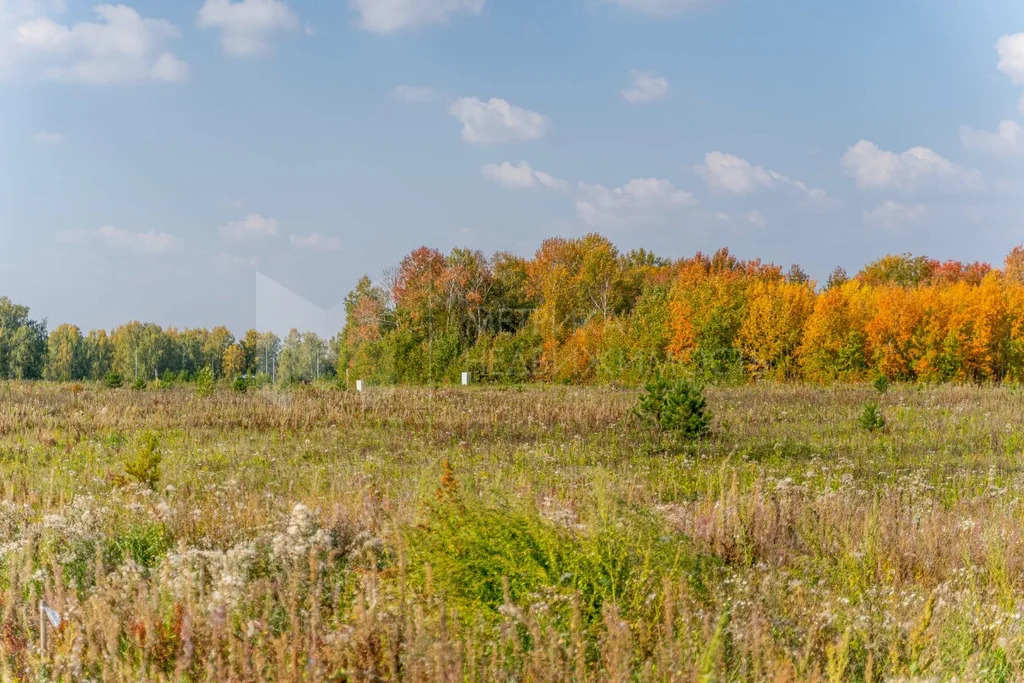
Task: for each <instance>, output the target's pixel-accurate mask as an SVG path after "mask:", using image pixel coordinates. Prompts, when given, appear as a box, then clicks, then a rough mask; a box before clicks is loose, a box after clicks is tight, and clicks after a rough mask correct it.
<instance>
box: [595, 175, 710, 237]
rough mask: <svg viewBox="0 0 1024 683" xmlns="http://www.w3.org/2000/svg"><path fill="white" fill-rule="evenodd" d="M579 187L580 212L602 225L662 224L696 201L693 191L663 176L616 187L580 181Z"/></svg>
mask: <svg viewBox="0 0 1024 683" xmlns="http://www.w3.org/2000/svg"><path fill="white" fill-rule="evenodd" d="M579 189H580V196H579V198H578V199H577V200H576V211H577V213H578V214H579V215H580V218H582V219H583V221H584V222H585V223H587V224H588V225H591V226H594V227H599V228H601V227H604V228H616V227H623V226H627V225H637V226H641V225H651V224H658V223H663V222H664V221H665V220H666V219H667V218H668V217H669V216H671V215H672V214H673V213H674V212H677V211H678V210H679V209H682V208H685V207H688V206H693V205H694V204H696V203H697V200H696V199H694V197H693V195H692V194H690V193H689V192H685V191H683V190H680V189H679V188H677V187H676V186H675V185H673V184H672V183H671V182H669V181H668V180H664V179H660V178H635V179H633V180H630V181H629V182H628V183H626V184H625V185H623V186H621V187H615V188H608V187H605V186H604V185H591V184H589V183H580V186H579Z"/></svg>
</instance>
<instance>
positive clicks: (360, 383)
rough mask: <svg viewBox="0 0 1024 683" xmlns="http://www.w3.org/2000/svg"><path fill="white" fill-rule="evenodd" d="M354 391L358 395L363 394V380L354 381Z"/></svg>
mask: <svg viewBox="0 0 1024 683" xmlns="http://www.w3.org/2000/svg"><path fill="white" fill-rule="evenodd" d="M356 391H358V392H359V393H360V394H361V393H363V380H361V379H357V380H356Z"/></svg>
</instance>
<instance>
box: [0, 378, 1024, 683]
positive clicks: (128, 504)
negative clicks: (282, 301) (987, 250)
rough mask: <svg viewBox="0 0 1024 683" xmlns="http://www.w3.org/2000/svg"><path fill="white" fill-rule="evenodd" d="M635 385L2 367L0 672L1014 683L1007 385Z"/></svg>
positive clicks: (1014, 498) (1022, 648)
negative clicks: (48, 613) (382, 383)
mask: <svg viewBox="0 0 1024 683" xmlns="http://www.w3.org/2000/svg"><path fill="white" fill-rule="evenodd" d="M637 396H638V391H637V390H635V389H624V388H614V387H554V386H548V387H522V388H501V389H499V388H489V387H485V386H478V387H470V388H468V389H453V388H446V389H434V390H431V389H427V388H394V389H386V388H376V387H371V388H369V389H368V390H367V391H366V392H364V393H363V394H356V393H354V392H344V391H338V390H334V389H329V388H325V387H324V388H321V387H316V386H311V387H298V388H295V389H291V390H274V389H270V388H265V389H261V390H253V391H250V392H248V393H245V394H240V393H235V392H233V391H231V390H230V389H229V388H227V387H218V388H217V389H216V390H214V391H213V392H212V394H210V395H200V394H199V393H197V392H196V390H195V389H194V388H191V387H187V386H183V387H177V388H175V387H171V388H163V389H153V388H150V389H148V390H145V391H133V390H131V389H128V388H123V389H108V388H104V387H102V386H101V385H99V384H50V383H36V382H29V383H17V382H11V383H5V384H2V385H0V472H2V477H0V486H2V490H0V494H2V499H0V614H2V617H0V619H2V626H0V677H2V678H3V680H28V679H32V680H87V679H92V680H125V681H128V680H131V681H138V680H150V681H159V680H216V681H226V680H237V681H256V680H290V681H297V680H310V681H312V680H336V681H341V680H346V681H376V680H407V681H421V680H423V681H425V680H451V681H453V680H529V681H556V680H557V681H563V680H574V681H588V680H593V681H597V680H614V681H625V680H640V681H667V680H681V681H698V680H709V681H710V680H715V681H717V680H773V681H787V680H822V681H824V680H829V681H840V680H843V681H845V680H858V681H870V680H893V679H932V680H940V679H941V680H947V679H951V678H957V679H959V680H1014V679H1019V678H1020V677H1021V676H1022V675H1024V605H1022V604H1021V603H1022V600H1021V590H1020V589H1021V587H1022V585H1024V525H1022V522H1024V502H1022V500H1021V496H1020V494H1019V493H1018V491H1019V490H1021V486H1022V484H1024V476H1022V470H1021V465H1020V462H1021V458H1020V454H1021V451H1022V449H1024V420H1022V417H1024V396H1022V394H1021V392H1020V390H1018V389H1017V388H1015V387H1013V386H1009V385H1004V386H1002V387H995V386H985V387H982V386H962V385H961V386H954V385H943V386H925V385H894V386H893V387H891V388H889V390H888V391H887V392H885V393H879V392H877V391H876V390H875V389H874V388H872V387H871V386H868V385H847V386H843V387H836V388H820V387H810V386H801V385H773V384H761V385H756V386H744V387H737V388H710V389H708V392H707V398H708V405H709V408H710V409H711V411H712V412H713V415H714V420H713V431H712V433H711V435H710V436H708V437H707V438H704V439H701V440H698V441H695V442H692V443H680V442H677V441H675V440H672V439H666V438H665V437H664V436H661V435H657V434H653V433H651V432H650V431H649V430H647V429H644V428H643V426H642V425H640V424H639V423H638V422H637V420H636V418H635V417H634V415H633V407H634V406H635V405H636V402H637ZM869 400H874V401H877V402H878V404H879V406H880V410H881V414H882V415H884V417H885V419H886V426H885V427H884V429H881V430H876V431H868V430H865V429H863V428H862V427H861V426H860V425H859V422H858V418H859V417H860V416H861V413H862V409H863V405H864V404H865V402H866V401H869ZM40 601H44V602H45V604H46V605H47V606H48V607H50V608H52V609H53V610H55V612H56V613H57V614H59V617H60V619H59V626H56V627H54V626H53V625H47V626H46V631H47V634H46V635H47V637H46V641H47V642H46V647H45V649H41V647H40V635H41V634H40V630H41V628H43V627H42V625H41V619H40V610H39V604H40Z"/></svg>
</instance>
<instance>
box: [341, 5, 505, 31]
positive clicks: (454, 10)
mask: <svg viewBox="0 0 1024 683" xmlns="http://www.w3.org/2000/svg"><path fill="white" fill-rule="evenodd" d="M485 1H486V0H350V2H349V5H350V6H351V7H352V9H353V10H355V11H356V13H358V14H359V26H360V28H362V29H364V30H366V31H371V32H373V33H394V32H396V31H401V30H402V29H406V28H413V27H416V26H423V25H426V24H441V23H444V22H446V21H448V20H449V19H450V18H451V17H453V16H455V15H458V14H468V15H473V14H480V13H481V12H483V9H484V3H485Z"/></svg>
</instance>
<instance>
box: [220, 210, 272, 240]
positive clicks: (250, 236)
mask: <svg viewBox="0 0 1024 683" xmlns="http://www.w3.org/2000/svg"><path fill="white" fill-rule="evenodd" d="M279 233H280V230H279V229H278V225H277V220H275V219H273V218H268V217H266V216H264V215H263V214H260V213H251V214H249V215H248V216H246V217H245V218H243V219H242V220H238V221H232V222H231V223H227V224H225V225H222V226H220V236H221V237H222V238H224V239H225V240H226V241H228V242H260V241H264V240H271V239H274V238H276V237H277V236H278V234H279Z"/></svg>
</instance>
